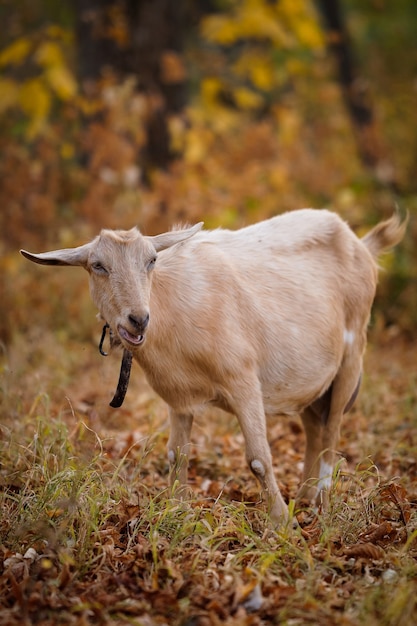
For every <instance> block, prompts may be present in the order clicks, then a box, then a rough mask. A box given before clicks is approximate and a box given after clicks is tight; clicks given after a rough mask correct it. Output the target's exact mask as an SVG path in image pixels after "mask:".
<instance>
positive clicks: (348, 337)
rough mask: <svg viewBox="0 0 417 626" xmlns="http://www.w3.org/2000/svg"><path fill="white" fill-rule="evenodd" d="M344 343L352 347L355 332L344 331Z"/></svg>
mask: <svg viewBox="0 0 417 626" xmlns="http://www.w3.org/2000/svg"><path fill="white" fill-rule="evenodd" d="M343 341H344V342H345V343H346V344H347V345H348V346H351V345H352V344H353V342H354V341H355V333H354V332H353V330H346V329H345V330H344V331H343Z"/></svg>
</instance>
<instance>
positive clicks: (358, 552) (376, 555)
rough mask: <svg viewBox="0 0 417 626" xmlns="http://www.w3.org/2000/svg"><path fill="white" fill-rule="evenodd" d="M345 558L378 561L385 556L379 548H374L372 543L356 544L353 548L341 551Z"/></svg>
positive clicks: (383, 551)
mask: <svg viewBox="0 0 417 626" xmlns="http://www.w3.org/2000/svg"><path fill="white" fill-rule="evenodd" d="M343 553H344V554H345V555H346V556H349V557H353V558H364V559H372V560H378V559H382V558H383V557H384V556H385V550H384V549H383V548H381V546H376V545H374V544H373V543H356V544H355V545H353V546H349V547H347V548H345V549H344V550H343Z"/></svg>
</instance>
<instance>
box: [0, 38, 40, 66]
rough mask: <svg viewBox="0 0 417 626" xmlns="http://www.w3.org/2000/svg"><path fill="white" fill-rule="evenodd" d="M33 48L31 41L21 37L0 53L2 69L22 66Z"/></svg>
mask: <svg viewBox="0 0 417 626" xmlns="http://www.w3.org/2000/svg"><path fill="white" fill-rule="evenodd" d="M31 47H32V43H31V41H30V39H27V38H26V37H20V38H19V39H16V41H14V42H13V43H11V44H10V46H7V48H5V49H4V50H2V51H1V52H0V67H5V66H6V65H20V64H21V63H22V62H23V61H24V60H25V59H26V58H27V56H28V54H29V52H30V50H31Z"/></svg>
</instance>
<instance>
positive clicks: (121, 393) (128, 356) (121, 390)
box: [110, 349, 132, 409]
mask: <svg viewBox="0 0 417 626" xmlns="http://www.w3.org/2000/svg"><path fill="white" fill-rule="evenodd" d="M131 367H132V353H131V352H130V351H129V350H126V349H125V350H123V358H122V364H121V366H120V374H119V382H118V383H117V389H116V393H115V394H114V398H113V400H112V401H111V402H110V406H111V407H113V408H114V409H118V408H119V407H120V406H122V404H123V400H124V399H125V395H126V391H127V388H128V386H129V378H130V369H131Z"/></svg>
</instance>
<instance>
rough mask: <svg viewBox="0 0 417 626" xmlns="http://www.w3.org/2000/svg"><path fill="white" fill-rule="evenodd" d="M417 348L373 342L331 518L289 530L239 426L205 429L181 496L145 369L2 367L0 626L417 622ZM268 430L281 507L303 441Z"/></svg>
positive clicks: (50, 361)
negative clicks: (272, 511) (173, 489)
mask: <svg viewBox="0 0 417 626" xmlns="http://www.w3.org/2000/svg"><path fill="white" fill-rule="evenodd" d="M416 349H417V346H416V344H415V343H413V342H411V341H406V340H404V339H402V338H401V337H400V336H399V335H398V336H395V333H393V335H392V336H390V334H387V333H380V334H379V336H378V338H377V341H376V340H375V339H374V340H372V341H371V344H370V346H369V347H368V351H367V356H366V366H365V367H366V369H365V372H366V373H365V376H364V381H363V385H362V390H361V393H360V396H359V399H358V401H357V403H356V406H355V407H354V409H353V410H352V411H351V412H350V413H349V414H348V415H347V416H346V417H345V420H344V424H343V427H342V435H341V440H340V445H339V450H340V462H339V463H338V467H337V471H336V472H335V476H334V486H333V488H332V492H331V495H330V508H329V510H328V511H326V512H323V511H319V512H317V513H314V512H313V511H308V510H306V511H300V512H298V513H297V516H298V519H299V522H300V528H299V529H297V530H295V531H294V530H290V529H282V531H280V532H276V531H274V530H272V529H271V527H270V526H269V524H268V519H267V515H266V509H265V503H264V502H262V501H261V498H260V493H259V488H258V486H257V484H256V482H255V480H254V478H253V477H252V475H251V474H250V472H249V470H248V469H247V467H246V464H245V460H244V453H243V439H242V435H241V433H240V431H239V429H238V425H237V422H236V419H235V418H233V417H231V416H230V415H228V414H225V413H221V412H214V411H213V412H210V413H208V414H202V415H201V416H199V417H198V418H197V420H196V424H195V428H194V431H193V439H192V441H193V447H192V455H191V462H190V471H189V483H190V488H191V491H190V496H189V498H188V499H187V500H186V501H184V502H179V501H176V500H175V499H172V498H170V497H169V493H168V490H167V482H168V477H167V473H168V466H167V460H166V450H165V447H166V442H167V436H168V424H167V411H166V407H165V405H164V404H163V403H162V401H161V400H159V399H158V397H157V396H156V395H155V394H154V393H153V391H152V390H150V389H149V387H148V386H147V384H146V382H145V381H144V379H143V376H142V374H141V372H140V370H139V368H138V367H137V366H136V365H134V367H133V370H132V380H131V385H130V387H129V390H128V393H127V397H126V400H125V402H124V405H123V407H122V408H121V409H118V410H114V409H111V408H110V407H109V406H108V402H109V400H110V399H111V397H112V391H113V390H114V388H115V384H116V380H117V376H118V368H119V357H118V356H116V355H111V356H110V357H109V358H107V359H102V358H101V357H100V356H99V354H98V351H96V349H95V347H94V346H93V345H92V343H88V344H87V343H77V342H76V341H71V340H70V339H68V338H66V339H65V341H60V339H59V338H58V337H56V336H52V335H50V336H48V335H47V334H46V333H40V332H38V333H36V332H34V333H32V335H31V336H30V337H29V336H25V337H21V338H20V339H19V338H18V339H16V341H15V342H14V345H13V348H11V349H10V350H9V351H8V353H7V354H4V355H3V358H2V369H1V392H2V398H1V424H0V444H1V466H0V625H3V624H4V625H6V624H7V625H10V626H13V625H14V624H16V625H17V624H19V625H22V624H24V625H26V624H45V625H47V624H48V625H52V624H53V625H55V624H77V625H78V624H80V625H89V624H112V625H113V624H115V625H119V624H120V625H122V624H123V625H124V624H136V625H138V626H139V625H140V626H153V625H156V624H158V625H163V624H167V625H170V626H171V625H173V626H211V625H214V626H216V625H220V624H225V625H228V626H232V625H233V626H241V625H247V626H258V625H261V624H288V625H291V626H296V625H300V626H302V625H304V624H320V625H321V626H327V625H333V624H341V625H344V626H351V625H352V626H353V625H360V624H366V626H373V625H380V624H382V625H384V626H393V625H398V626H400V625H401V626H408V625H410V626H411V625H414V624H416V623H417V511H416V505H417V454H416V453H417V384H416V383H417V367H416V360H415V354H416ZM300 424H301V423H300V422H299V421H298V420H297V419H293V418H287V419H285V418H282V419H275V420H270V422H269V440H270V444H271V449H272V452H273V458H274V466H275V470H276V476H277V479H278V482H279V485H280V487H281V488H282V492H283V494H284V497H285V498H286V499H287V500H289V501H291V499H292V498H294V496H295V494H296V491H297V488H298V484H299V481H300V477H301V470H302V458H303V450H304V438H303V433H302V429H301V425H300Z"/></svg>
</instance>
